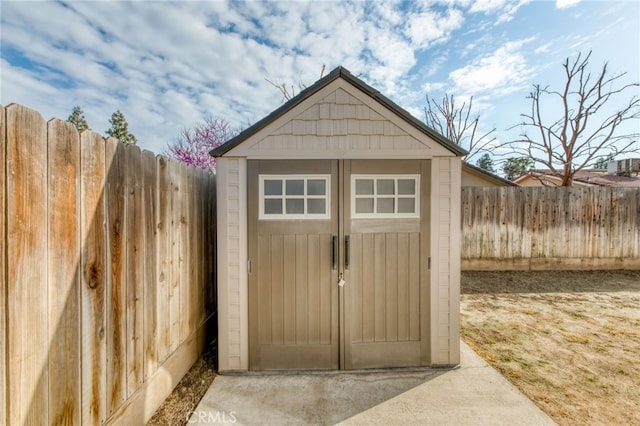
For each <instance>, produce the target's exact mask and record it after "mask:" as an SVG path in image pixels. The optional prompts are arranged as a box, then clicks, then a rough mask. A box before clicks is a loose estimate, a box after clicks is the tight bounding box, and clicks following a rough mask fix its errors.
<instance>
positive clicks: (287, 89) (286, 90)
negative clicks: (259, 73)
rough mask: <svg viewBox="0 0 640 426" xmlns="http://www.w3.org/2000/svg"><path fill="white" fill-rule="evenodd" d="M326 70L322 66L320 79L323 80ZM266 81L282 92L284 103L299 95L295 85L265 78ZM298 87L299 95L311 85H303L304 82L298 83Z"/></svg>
mask: <svg viewBox="0 0 640 426" xmlns="http://www.w3.org/2000/svg"><path fill="white" fill-rule="evenodd" d="M324 70H325V65H324V64H322V69H321V70H320V78H322V76H323V75H324ZM265 80H266V81H267V82H268V83H269V84H271V85H272V86H273V87H275V88H276V89H278V90H279V91H280V93H281V94H282V102H286V101H288V100H290V99H292V98H294V97H295V96H296V95H297V93H296V88H295V87H294V85H293V84H287V83H282V82H280V81H278V80H273V79H269V78H265ZM297 86H298V93H299V92H301V91H303V90H304V89H306V88H307V87H308V86H309V85H308V84H306V83H303V82H302V81H298V84H297Z"/></svg>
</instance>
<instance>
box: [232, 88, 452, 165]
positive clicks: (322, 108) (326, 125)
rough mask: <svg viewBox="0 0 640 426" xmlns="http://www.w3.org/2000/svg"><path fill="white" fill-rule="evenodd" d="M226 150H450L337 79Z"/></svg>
mask: <svg viewBox="0 0 640 426" xmlns="http://www.w3.org/2000/svg"><path fill="white" fill-rule="evenodd" d="M228 155H232V156H238V157H244V156H246V157H247V158H264V159H268V158H271V159H278V158H280V159H281V158H328V157H327V156H329V157H330V158H432V157H436V156H445V157H451V156H454V154H453V153H452V152H450V151H449V150H447V149H446V148H444V147H443V146H442V145H440V144H439V143H438V142H436V141H434V140H432V139H430V138H429V137H428V136H426V135H425V134H424V133H422V132H421V131H419V130H418V129H416V128H415V127H413V126H412V125H410V124H408V123H407V122H406V121H405V120H404V119H402V118H400V117H398V116H397V115H396V114H395V113H393V112H392V111H390V110H388V109H387V108H386V107H384V106H383V105H381V104H380V103H378V102H377V101H375V100H374V99H372V98H370V97H369V96H367V95H365V94H363V93H362V92H360V91H358V90H357V89H355V88H354V87H353V86H351V85H349V84H348V83H346V82H343V81H336V82H333V83H331V84H329V85H328V86H327V87H325V88H324V89H322V90H320V91H319V92H318V93H316V94H314V95H313V96H311V97H310V98H309V99H306V100H304V101H303V102H301V103H300V105H299V106H298V107H297V108H296V109H295V110H292V111H290V112H288V113H286V114H285V115H284V116H282V117H280V118H279V119H276V120H275V121H274V122H273V123H272V124H270V125H269V126H267V128H265V129H262V130H261V131H259V132H257V133H256V134H255V135H253V136H251V137H250V138H249V139H247V141H246V142H244V143H243V144H242V145H240V146H238V147H236V148H233V149H232V150H231V151H229V153H228Z"/></svg>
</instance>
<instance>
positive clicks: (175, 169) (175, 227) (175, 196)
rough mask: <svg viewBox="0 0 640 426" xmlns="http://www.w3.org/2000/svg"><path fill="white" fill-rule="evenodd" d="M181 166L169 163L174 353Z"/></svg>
mask: <svg viewBox="0 0 640 426" xmlns="http://www.w3.org/2000/svg"><path fill="white" fill-rule="evenodd" d="M180 169H181V168H180V164H178V163H177V162H175V161H170V162H169V173H170V176H171V197H172V198H171V230H170V231H169V233H170V236H171V256H170V263H169V265H170V269H171V272H170V277H171V286H170V287H169V352H170V353H171V352H173V351H174V350H175V349H176V348H177V347H178V344H179V343H180V337H181V336H180V289H181V288H180V279H181V276H180V262H181V257H182V255H183V252H182V247H181V242H182V238H181V236H180V233H181V231H182V226H181V221H182V206H181V204H182V202H183V200H182V192H183V191H184V188H183V187H182V181H181V175H180Z"/></svg>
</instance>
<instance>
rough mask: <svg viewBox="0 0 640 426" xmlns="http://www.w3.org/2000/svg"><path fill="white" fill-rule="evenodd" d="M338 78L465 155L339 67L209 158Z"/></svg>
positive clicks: (230, 147) (216, 155) (444, 145)
mask: <svg viewBox="0 0 640 426" xmlns="http://www.w3.org/2000/svg"><path fill="white" fill-rule="evenodd" d="M338 78H342V79H343V80H345V81H347V82H348V83H350V84H351V85H352V86H354V87H356V88H357V89H359V90H360V91H362V92H363V93H365V94H367V95H368V96H370V97H371V98H373V99H374V100H376V101H377V102H379V103H380V104H382V105H383V106H385V107H386V108H388V109H389V110H391V111H393V112H394V113H395V114H396V115H398V116H399V117H401V118H402V119H404V120H405V121H406V122H407V123H409V124H411V125H412V126H414V127H415V128H416V129H418V130H419V131H421V132H423V133H424V134H426V135H427V136H429V137H430V138H431V139H433V140H434V141H436V142H437V143H439V144H440V145H442V146H443V147H445V148H446V149H447V150H449V151H450V152H452V153H453V154H455V155H457V156H463V155H466V154H467V151H466V150H464V149H463V148H461V147H460V146H458V145H456V144H454V143H453V142H451V141H450V140H448V139H447V138H445V137H444V136H442V135H441V134H439V133H438V132H436V131H435V130H433V129H431V128H430V127H428V126H427V125H426V124H424V123H423V122H422V121H420V120H418V119H417V118H415V117H413V116H412V115H411V114H410V113H409V112H407V111H406V110H405V109H403V108H401V107H400V106H398V105H397V104H396V103H394V102H393V101H391V100H390V99H389V98H387V97H385V96H384V95H382V94H381V93H380V92H379V91H377V90H376V89H374V88H373V87H371V86H369V85H368V84H366V83H365V82H364V81H362V80H360V79H359V78H357V77H355V76H353V74H351V73H350V72H349V71H348V70H347V69H346V68H343V67H341V66H339V67H337V68H335V69H334V70H333V71H331V72H330V73H329V74H327V75H326V76H325V77H323V78H321V79H320V80H318V81H317V82H316V83H314V84H313V85H311V86H309V87H307V88H306V89H304V90H303V91H301V92H300V93H299V94H298V95H297V96H295V97H293V98H291V99H290V100H289V101H288V102H286V103H284V104H283V105H282V106H281V107H280V108H278V109H276V110H275V111H273V112H272V113H271V114H269V115H268V116H266V117H265V118H263V119H262V120H260V121H258V122H257V123H255V124H254V125H252V126H251V127H249V128H247V129H245V130H244V131H242V132H241V133H240V134H238V135H237V136H236V137H234V138H233V139H230V140H229V141H227V142H226V143H224V144H222V145H220V146H219V147H217V148H215V149H213V150H212V151H211V152H210V154H211V155H212V156H214V157H222V156H223V155H224V154H226V153H227V152H229V151H230V150H231V149H233V148H235V147H236V146H238V145H240V144H241V143H242V142H244V141H245V140H246V139H248V138H249V137H251V136H252V135H254V134H256V133H257V132H258V131H260V130H261V129H263V128H265V127H266V126H268V125H269V124H270V123H272V122H273V121H275V120H276V119H278V118H279V117H281V116H282V115H284V114H285V113H287V112H288V111H290V110H291V109H293V108H295V107H296V106H297V105H298V104H300V103H301V102H303V101H304V100H305V99H307V98H309V97H310V96H312V95H313V94H315V93H317V92H318V91H319V90H321V89H322V88H324V87H325V86H327V85H328V84H329V83H331V82H333V81H334V80H336V79H338Z"/></svg>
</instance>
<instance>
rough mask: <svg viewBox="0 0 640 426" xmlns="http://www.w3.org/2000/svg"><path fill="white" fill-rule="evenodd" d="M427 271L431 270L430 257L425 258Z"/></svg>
mask: <svg viewBox="0 0 640 426" xmlns="http://www.w3.org/2000/svg"><path fill="white" fill-rule="evenodd" d="M427 269H431V257H427Z"/></svg>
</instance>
